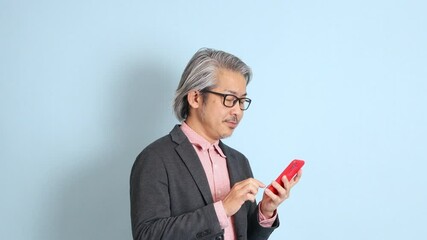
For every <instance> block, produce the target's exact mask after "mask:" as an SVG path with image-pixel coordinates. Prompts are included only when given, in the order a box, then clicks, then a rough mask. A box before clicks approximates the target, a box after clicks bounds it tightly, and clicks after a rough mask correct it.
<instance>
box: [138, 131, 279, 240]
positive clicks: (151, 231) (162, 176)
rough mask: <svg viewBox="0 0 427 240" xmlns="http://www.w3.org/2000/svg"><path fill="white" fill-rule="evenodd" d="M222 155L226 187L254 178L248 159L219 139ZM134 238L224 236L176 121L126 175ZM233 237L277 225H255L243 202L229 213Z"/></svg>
mask: <svg viewBox="0 0 427 240" xmlns="http://www.w3.org/2000/svg"><path fill="white" fill-rule="evenodd" d="M219 146H220V148H221V149H222V151H223V152H224V154H225V155H226V156H227V167H228V171H229V175H230V185H231V186H233V185H234V184H235V183H236V182H239V181H242V180H244V179H247V178H250V177H253V175H252V171H251V168H250V165H249V162H248V160H247V158H246V157H245V156H244V155H243V154H241V153H240V152H238V151H236V150H234V149H232V148H230V147H228V146H227V145H225V144H224V143H222V142H220V144H219ZM130 200H131V218H132V233H133V238H134V239H150V240H151V239H155V240H157V239H173V240H181V239H224V237H223V234H224V231H223V229H221V227H220V225H219V222H218V218H217V216H216V213H215V209H214V206H213V199H212V193H211V191H210V188H209V183H208V180H207V178H206V175H205V172H204V170H203V166H202V164H201V162H200V160H199V158H198V156H197V153H196V151H195V150H194V148H193V146H192V145H191V143H190V142H189V141H188V139H187V137H186V136H185V134H184V133H183V132H182V131H181V129H180V127H179V125H176V126H175V127H174V128H173V129H172V131H171V132H170V134H168V135H166V136H164V137H162V138H160V139H158V140H157V141H155V142H153V143H152V144H150V145H149V146H147V147H146V148H145V149H144V150H143V151H142V152H141V153H140V154H139V155H138V157H137V159H136V160H135V163H134V165H133V168H132V172H131V177H130ZM234 224H235V230H236V236H237V239H241V240H244V239H268V237H269V236H270V234H271V233H272V232H273V230H274V229H275V228H277V227H278V226H279V220H278V219H277V220H276V221H275V223H274V224H273V227H272V228H263V227H261V226H260V225H259V223H258V210H257V204H256V203H252V202H250V201H247V202H246V203H245V204H244V205H243V206H242V207H241V208H240V210H239V211H238V212H237V213H236V214H235V215H234Z"/></svg>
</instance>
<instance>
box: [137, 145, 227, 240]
mask: <svg viewBox="0 0 427 240" xmlns="http://www.w3.org/2000/svg"><path fill="white" fill-rule="evenodd" d="M163 160H164V156H163V155H162V154H160V153H156V151H154V150H153V149H146V150H144V151H143V152H142V153H141V154H140V156H138V158H137V160H136V161H135V164H134V166H133V168H132V173H131V179H130V187H131V189H130V195H131V218H132V232H133V236H134V239H193V238H196V237H201V236H216V235H221V234H222V229H221V228H220V226H219V223H218V219H217V217H216V213H215V209H214V206H213V204H205V203H204V201H203V200H202V199H201V198H200V196H199V195H200V194H199V193H198V192H197V191H198V190H197V187H195V186H193V185H194V183H193V184H188V182H186V181H187V180H186V179H185V178H182V179H177V176H179V175H180V173H179V172H178V173H177V172H173V171H178V170H177V169H168V167H167V166H166V165H165V163H164V161H163ZM173 174H175V176H176V177H175V178H174V177H173V176H172V175H173ZM172 178H174V179H172ZM176 180H180V181H182V183H180V181H176ZM171 181H173V184H174V188H175V189H173V190H172V189H170V188H171V186H170V185H171ZM180 186H182V187H183V190H185V192H184V191H182V194H183V196H182V198H181V196H177V195H176V194H174V192H177V191H179V190H180V189H176V188H180ZM184 188H185V189H184ZM188 196H191V197H192V200H193V201H191V199H189V198H187V197H188Z"/></svg>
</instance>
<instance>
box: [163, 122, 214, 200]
mask: <svg viewBox="0 0 427 240" xmlns="http://www.w3.org/2000/svg"><path fill="white" fill-rule="evenodd" d="M170 134H171V136H172V140H173V141H175V142H176V143H178V146H177V147H176V148H175V150H176V152H177V153H178V155H179V156H180V158H181V160H182V161H183V162H184V164H185V166H186V167H187V168H188V171H189V172H190V174H191V175H192V177H193V179H194V182H195V184H196V185H197V187H198V188H199V190H200V193H201V194H202V196H203V198H204V200H205V202H206V204H211V203H213V198H212V193H211V190H210V188H209V182H208V179H207V177H206V174H205V170H204V169H203V166H202V163H201V162H200V159H199V156H197V153H196V151H195V150H194V148H193V145H191V143H190V141H188V139H187V137H186V136H185V134H184V133H183V132H182V131H181V129H180V128H179V125H176V126H175V128H174V129H173V130H172V131H171V133H170Z"/></svg>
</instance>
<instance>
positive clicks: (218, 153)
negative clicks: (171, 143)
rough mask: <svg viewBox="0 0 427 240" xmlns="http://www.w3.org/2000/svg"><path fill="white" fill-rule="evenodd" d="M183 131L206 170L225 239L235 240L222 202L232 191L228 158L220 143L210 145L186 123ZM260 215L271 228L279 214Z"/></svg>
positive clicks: (264, 225) (265, 225)
mask: <svg viewBox="0 0 427 240" xmlns="http://www.w3.org/2000/svg"><path fill="white" fill-rule="evenodd" d="M181 130H182V131H183V132H184V134H185V135H186V136H187V138H188V140H189V141H190V143H191V144H192V145H193V147H194V149H195V150H196V153H197V155H198V156H199V159H200V161H201V163H202V166H203V169H204V170H205V173H206V177H207V178H208V182H209V187H210V190H211V193H212V198H213V201H214V207H215V212H216V214H217V217H218V220H219V224H220V226H221V228H222V229H224V238H225V239H227V240H228V239H230V240H234V239H235V238H236V237H235V230H234V223H233V218H232V217H231V218H229V217H227V215H226V213H225V209H224V206H223V205H222V200H223V199H224V198H225V196H227V194H228V193H229V192H230V189H231V188H230V177H229V175H228V169H227V157H226V156H225V155H224V153H223V152H222V150H221V148H220V147H219V145H218V144H219V141H216V142H215V143H214V144H211V143H209V142H208V141H207V140H206V139H204V138H203V137H202V136H200V135H199V134H197V133H196V132H195V131H194V130H193V129H191V128H190V127H189V126H188V125H187V124H186V123H185V122H183V123H182V125H181ZM258 211H259V210H258ZM258 215H259V219H258V221H259V223H260V225H261V226H263V227H271V226H272V225H273V223H274V221H275V220H276V217H277V214H275V215H274V216H273V217H272V218H270V219H267V218H266V217H265V216H264V215H263V214H262V213H261V211H259V214H258Z"/></svg>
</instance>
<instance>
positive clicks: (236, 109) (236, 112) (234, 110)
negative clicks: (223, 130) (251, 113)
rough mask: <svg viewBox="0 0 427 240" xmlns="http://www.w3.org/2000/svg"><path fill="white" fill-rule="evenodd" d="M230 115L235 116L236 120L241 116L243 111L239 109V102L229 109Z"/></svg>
mask: <svg viewBox="0 0 427 240" xmlns="http://www.w3.org/2000/svg"><path fill="white" fill-rule="evenodd" d="M231 113H232V114H233V115H236V116H237V117H238V119H240V117H241V116H242V115H243V110H242V109H240V104H239V102H237V103H236V104H235V105H234V106H233V107H232V108H231Z"/></svg>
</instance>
